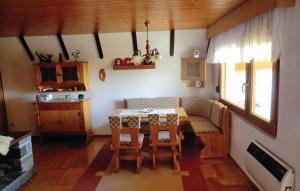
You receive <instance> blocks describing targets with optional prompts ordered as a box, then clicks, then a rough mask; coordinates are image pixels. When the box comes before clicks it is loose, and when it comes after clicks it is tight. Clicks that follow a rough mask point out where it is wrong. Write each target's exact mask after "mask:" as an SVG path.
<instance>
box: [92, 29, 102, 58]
mask: <svg viewBox="0 0 300 191" xmlns="http://www.w3.org/2000/svg"><path fill="white" fill-rule="evenodd" d="M94 36H95V41H96V46H97V50H98V54H99V57H100V59H103V51H102V47H101V43H100V38H99V34H98V33H97V32H96V33H94Z"/></svg>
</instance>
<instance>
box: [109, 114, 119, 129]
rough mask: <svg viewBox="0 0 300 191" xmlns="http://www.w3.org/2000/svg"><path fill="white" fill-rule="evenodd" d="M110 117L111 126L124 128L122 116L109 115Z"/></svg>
mask: <svg viewBox="0 0 300 191" xmlns="http://www.w3.org/2000/svg"><path fill="white" fill-rule="evenodd" d="M108 119H109V126H110V128H112V129H113V128H122V125H121V118H120V117H114V116H109V117H108Z"/></svg>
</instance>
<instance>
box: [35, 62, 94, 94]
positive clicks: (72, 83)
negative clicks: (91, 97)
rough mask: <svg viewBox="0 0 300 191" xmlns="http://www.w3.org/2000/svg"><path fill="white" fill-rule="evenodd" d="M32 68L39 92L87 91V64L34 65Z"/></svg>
mask: <svg viewBox="0 0 300 191" xmlns="http://www.w3.org/2000/svg"><path fill="white" fill-rule="evenodd" d="M34 66H35V72H36V85H37V88H38V90H39V92H44V91H85V90H88V89H89V83H88V64H87V62H62V63H59V62H58V63H36V64H34Z"/></svg>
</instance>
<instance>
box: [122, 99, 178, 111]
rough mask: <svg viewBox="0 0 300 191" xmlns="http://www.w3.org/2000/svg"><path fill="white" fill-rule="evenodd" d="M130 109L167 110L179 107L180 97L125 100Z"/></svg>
mask: <svg viewBox="0 0 300 191" xmlns="http://www.w3.org/2000/svg"><path fill="white" fill-rule="evenodd" d="M125 106H126V108H128V109H144V108H153V109H165V108H176V107H179V98H178V97H156V98H130V99H126V100H125Z"/></svg>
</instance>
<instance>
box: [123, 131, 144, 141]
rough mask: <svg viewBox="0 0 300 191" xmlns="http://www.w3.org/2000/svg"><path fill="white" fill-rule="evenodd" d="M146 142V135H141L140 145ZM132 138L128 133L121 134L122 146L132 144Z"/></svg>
mask: <svg viewBox="0 0 300 191" xmlns="http://www.w3.org/2000/svg"><path fill="white" fill-rule="evenodd" d="M143 140H144V134H139V143H142V142H143ZM130 142H131V137H130V134H127V133H121V134H120V143H121V144H130Z"/></svg>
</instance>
